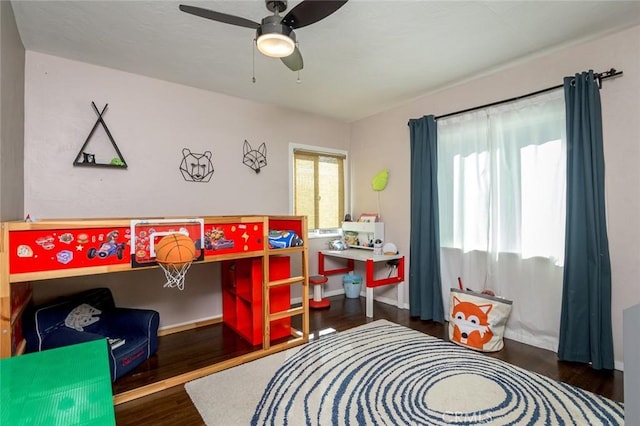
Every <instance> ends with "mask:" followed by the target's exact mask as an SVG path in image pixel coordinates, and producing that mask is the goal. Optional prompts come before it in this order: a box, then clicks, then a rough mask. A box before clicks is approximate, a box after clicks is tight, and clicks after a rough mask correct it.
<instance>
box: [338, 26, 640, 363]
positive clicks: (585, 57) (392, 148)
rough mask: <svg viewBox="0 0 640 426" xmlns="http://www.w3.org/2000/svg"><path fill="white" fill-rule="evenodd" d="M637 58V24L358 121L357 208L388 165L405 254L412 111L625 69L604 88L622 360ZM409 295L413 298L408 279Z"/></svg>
mask: <svg viewBox="0 0 640 426" xmlns="http://www.w3.org/2000/svg"><path fill="white" fill-rule="evenodd" d="M425 54H428V52H427V53H425ZM639 58H640V27H634V28H632V29H629V30H626V31H623V32H620V33H617V34H613V35H610V36H608V37H604V38H602V39H600V40H597V41H593V42H589V43H585V44H582V45H579V46H576V47H571V48H568V49H565V50H562V51H558V52H556V53H553V54H548V55H545V56H541V57H538V58H533V59H531V60H529V61H527V62H523V63H521V64H518V65H516V66H513V67H511V68H507V69H503V70H501V71H498V72H495V73H492V74H489V75H486V76H484V77H479V78H478V79H475V80H473V81H469V82H465V83H462V84H460V85H457V86H455V87H451V88H448V89H446V90H442V91H439V92H437V93H432V94H429V95H427V96H424V97H421V98H419V99H417V100H415V101H414V102H411V103H409V104H406V105H404V106H402V107H398V108H395V109H393V110H391V111H387V112H385V113H382V114H378V115H375V116H372V117H369V118H367V119H364V120H360V121H358V122H355V123H353V125H352V134H351V148H350V154H351V159H352V164H351V166H352V176H351V178H352V198H353V199H352V205H353V206H355V208H356V209H357V210H358V211H355V209H354V213H356V214H357V213H358V212H362V211H373V210H375V209H376V195H375V194H374V191H372V190H371V189H370V181H371V178H373V176H374V175H375V173H377V172H378V171H379V170H380V169H382V168H385V167H387V168H389V170H390V177H389V183H388V186H387V188H386V189H385V190H384V191H383V192H382V193H381V194H380V205H381V215H382V218H383V220H384V222H385V230H386V232H385V234H386V237H387V239H388V240H392V241H393V242H395V243H396V245H398V247H399V249H400V251H401V252H402V253H406V254H408V253H409V232H410V229H409V226H410V224H409V218H410V211H409V206H410V203H409V198H410V197H409V189H410V174H409V157H410V147H409V128H408V126H407V122H408V120H409V119H411V118H419V117H421V116H423V115H428V114H434V115H436V116H438V115H442V114H446V113H449V112H454V111H458V110H462V109H465V108H470V107H474V106H478V105H483V104H486V103H490V102H494V101H499V100H502V99H508V98H511V97H514V96H519V95H522V94H525V93H530V92H533V91H536V90H540V89H543V88H546V87H551V86H556V85H558V84H562V78H563V77H564V76H567V75H574V74H575V73H577V72H581V71H586V70H589V69H593V70H594V71H606V70H608V69H610V68H611V67H614V68H616V69H618V70H622V71H623V72H624V75H623V76H622V77H619V78H615V79H609V80H605V82H604V87H603V89H602V90H601V97H602V111H603V126H604V143H605V148H604V149H605V153H604V154H605V161H606V188H607V204H608V211H607V215H608V231H609V246H610V251H611V264H612V265H611V266H612V275H613V278H612V279H613V302H612V305H613V306H612V319H613V331H614V351H615V360H616V366H617V368H621V367H622V361H623V360H622V311H623V309H625V308H627V307H629V306H632V305H634V304H636V303H638V302H639V301H640V280H638V276H640V185H639V183H640V167H638V164H640V143H639V141H640V59H639ZM407 263H408V262H407ZM407 276H408V264H407ZM409 285H411V283H409ZM452 285H455V283H452ZM383 291H386V292H395V291H396V289H394V288H391V289H385V290H377V291H376V295H384V294H383V293H382V292H383ZM393 297H395V296H393ZM404 300H408V287H406V288H405V299H404Z"/></svg>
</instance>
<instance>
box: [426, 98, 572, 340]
mask: <svg viewBox="0 0 640 426" xmlns="http://www.w3.org/2000/svg"><path fill="white" fill-rule="evenodd" d="M437 123H438V141H437V142H438V202H439V225H440V246H441V247H440V271H441V276H442V295H443V306H445V312H446V307H447V306H448V305H449V301H450V298H449V297H448V296H449V288H451V287H452V286H454V285H455V283H457V277H461V278H462V280H463V282H464V286H465V287H467V288H471V289H473V290H475V291H480V290H484V289H491V290H493V291H494V292H495V293H496V294H497V295H500V296H502V297H505V298H507V299H509V300H512V301H513V308H512V311H511V315H510V317H509V327H508V329H507V331H506V337H509V338H512V339H515V340H518V341H520V342H524V343H528V344H532V345H535V346H539V347H543V348H547V349H550V350H555V348H557V344H558V343H557V342H558V329H559V318H560V300H561V299H562V276H563V267H562V266H563V262H564V223H565V197H566V190H565V187H566V138H565V109H564V97H563V92H562V90H559V91H555V92H552V93H546V94H543V95H538V96H536V97H531V98H527V99H524V100H519V101H516V102H512V103H508V104H501V105H499V106H494V107H487V108H485V109H482V110H478V111H474V112H470V113H466V114H461V115H457V116H453V117H450V118H444V119H439V120H438V122H437Z"/></svg>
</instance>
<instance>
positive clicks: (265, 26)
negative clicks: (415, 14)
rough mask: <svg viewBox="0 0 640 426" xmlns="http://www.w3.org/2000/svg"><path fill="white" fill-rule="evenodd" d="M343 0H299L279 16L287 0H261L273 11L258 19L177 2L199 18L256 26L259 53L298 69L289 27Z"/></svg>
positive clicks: (298, 25) (330, 10) (334, 7)
mask: <svg viewBox="0 0 640 426" xmlns="http://www.w3.org/2000/svg"><path fill="white" fill-rule="evenodd" d="M347 1H348V0H344V1H331V0H303V1H302V2H300V3H299V4H298V5H297V6H296V7H294V8H293V9H291V10H290V11H289V12H288V13H287V14H286V15H284V16H280V13H282V12H284V11H285V10H286V9H287V1H286V0H265V3H266V6H267V9H268V10H269V11H271V12H273V15H270V16H267V17H266V18H264V19H262V22H261V23H258V22H254V21H252V20H250V19H245V18H242V17H239V16H234V15H228V14H226V13H221V12H215V11H213V10H209V9H203V8H200V7H196V6H187V5H184V4H181V5H180V10H181V11H183V12H186V13H190V14H192V15H196V16H200V17H202V18H207V19H211V20H214V21H218V22H223V23H225V24H231V25H236V26H239V27H246V28H251V29H254V30H256V45H257V47H258V50H259V51H260V52H261V53H262V54H264V55H266V56H270V57H272V58H280V60H282V62H283V63H284V64H285V65H286V66H287V67H288V68H289V69H290V70H292V71H300V70H301V69H302V67H303V62H302V54H301V53H300V50H299V49H298V46H296V34H295V32H294V31H293V30H294V29H298V28H302V27H306V26H307V25H311V24H313V23H316V22H318V21H320V20H322V19H324V18H326V17H327V16H329V15H331V14H332V13H333V12H335V11H336V10H338V9H340V7H342V6H343V5H344V4H345V3H346V2H347Z"/></svg>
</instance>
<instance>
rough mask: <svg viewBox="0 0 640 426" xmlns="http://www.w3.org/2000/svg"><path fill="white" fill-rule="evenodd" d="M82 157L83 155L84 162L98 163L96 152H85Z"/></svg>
mask: <svg viewBox="0 0 640 426" xmlns="http://www.w3.org/2000/svg"><path fill="white" fill-rule="evenodd" d="M82 157H83V159H82V162H83V163H89V164H96V156H95V154H89V153H88V152H83V153H82Z"/></svg>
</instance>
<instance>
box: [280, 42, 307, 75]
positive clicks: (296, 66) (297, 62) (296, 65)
mask: <svg viewBox="0 0 640 426" xmlns="http://www.w3.org/2000/svg"><path fill="white" fill-rule="evenodd" d="M280 60H281V61H282V62H283V63H284V64H285V65H286V66H287V67H288V68H289V69H290V70H291V71H300V70H301V69H302V67H303V66H304V64H303V62H302V54H301V53H300V49H298V46H296V48H295V49H294V51H293V53H292V54H291V55H289V56H285V57H284V58H280Z"/></svg>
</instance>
